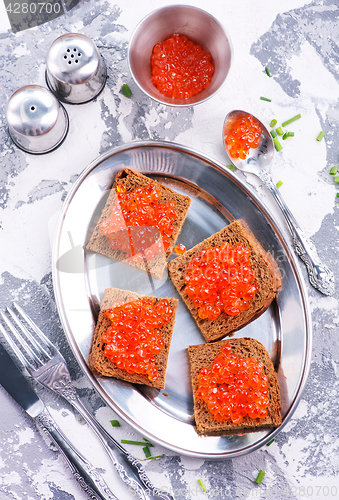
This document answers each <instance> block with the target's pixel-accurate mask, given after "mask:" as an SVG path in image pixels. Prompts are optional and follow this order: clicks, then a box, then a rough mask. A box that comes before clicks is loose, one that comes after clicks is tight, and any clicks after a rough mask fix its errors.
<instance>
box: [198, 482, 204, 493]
mask: <svg viewBox="0 0 339 500" xmlns="http://www.w3.org/2000/svg"><path fill="white" fill-rule="evenodd" d="M198 483H199V486H201V488H202V491H203V493H205V491H206V486H205V485H204V481H203V480H202V479H198Z"/></svg>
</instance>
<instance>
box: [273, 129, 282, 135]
mask: <svg viewBox="0 0 339 500" xmlns="http://www.w3.org/2000/svg"><path fill="white" fill-rule="evenodd" d="M275 131H276V132H277V134H278V135H284V131H283V129H282V128H281V127H278V128H276V129H275Z"/></svg>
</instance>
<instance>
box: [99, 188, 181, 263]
mask: <svg viewBox="0 0 339 500" xmlns="http://www.w3.org/2000/svg"><path fill="white" fill-rule="evenodd" d="M160 198H161V192H160V190H159V189H158V188H157V186H156V185H155V184H153V183H151V184H148V185H147V186H145V187H137V188H135V189H134V190H133V191H130V192H127V190H126V186H125V185H124V184H119V185H118V186H117V199H116V202H115V204H114V205H113V207H112V209H111V216H110V217H109V218H108V219H105V220H104V221H103V222H102V223H101V225H100V228H101V230H102V231H103V233H104V235H105V236H107V238H109V239H110V240H111V246H112V248H116V249H119V250H121V251H122V252H125V253H126V254H127V257H131V258H133V260H135V261H141V260H143V258H146V259H151V258H152V257H153V256H154V255H156V254H161V253H163V252H164V249H167V248H168V247H169V246H170V237H171V235H172V233H173V230H174V228H173V225H172V223H173V221H174V220H175V219H176V218H177V212H176V210H175V203H174V201H173V200H170V201H168V202H166V203H160V202H159V201H160Z"/></svg>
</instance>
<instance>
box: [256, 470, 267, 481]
mask: <svg viewBox="0 0 339 500" xmlns="http://www.w3.org/2000/svg"><path fill="white" fill-rule="evenodd" d="M265 474H266V472H264V471H263V470H261V469H260V471H259V474H258V475H257V479H256V480H255V482H256V483H257V484H261V483H262V480H263V479H264V477H265Z"/></svg>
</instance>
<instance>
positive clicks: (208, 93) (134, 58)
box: [128, 5, 232, 106]
mask: <svg viewBox="0 0 339 500" xmlns="http://www.w3.org/2000/svg"><path fill="white" fill-rule="evenodd" d="M174 33H178V34H180V35H185V36H187V38H189V39H190V40H192V41H193V42H194V43H197V44H199V45H200V46H201V47H202V48H203V49H204V50H206V51H207V52H209V53H210V54H211V56H212V64H213V66H214V68H215V71H214V75H213V77H212V80H211V83H210V84H209V86H208V87H207V88H206V89H204V90H203V91H202V92H200V93H199V94H196V95H194V96H193V97H190V98H188V99H175V98H171V97H166V96H164V95H163V94H161V93H160V92H159V90H158V89H157V88H156V87H155V85H154V84H153V83H152V80H151V76H152V68H151V56H152V51H153V47H154V46H155V45H156V44H157V43H160V42H163V41H164V40H166V39H168V38H170V37H171V36H172V35H173V34H174ZM231 60H232V45H231V41H230V38H229V36H228V35H227V33H226V31H225V29H224V28H223V27H222V25H221V24H220V23H219V21H218V20H217V19H215V18H214V17H213V16H211V14H209V13H207V12H205V11H204V10H202V9H198V8H197V7H192V6H188V5H171V6H168V7H163V8H160V9H157V10H155V11H153V12H151V13H150V14H149V15H148V16H146V17H145V18H144V19H143V20H142V21H141V22H140V23H139V24H138V26H137V27H136V28H135V30H134V32H133V34H132V37H131V39H130V43H129V47H128V65H129V69H130V71H131V74H132V76H133V78H134V80H135V82H136V83H137V85H138V86H139V87H140V88H141V89H142V90H143V91H144V92H145V93H146V94H147V95H148V96H149V97H151V98H153V99H155V100H156V101H158V102H161V103H163V104H169V105H171V106H192V105H194V104H199V103H201V102H203V101H206V99H209V98H210V97H212V96H213V95H214V94H215V93H216V92H217V91H218V90H219V89H220V87H221V86H222V85H223V83H224V81H225V79H226V77H227V75H228V72H229V69H230V66H231Z"/></svg>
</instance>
